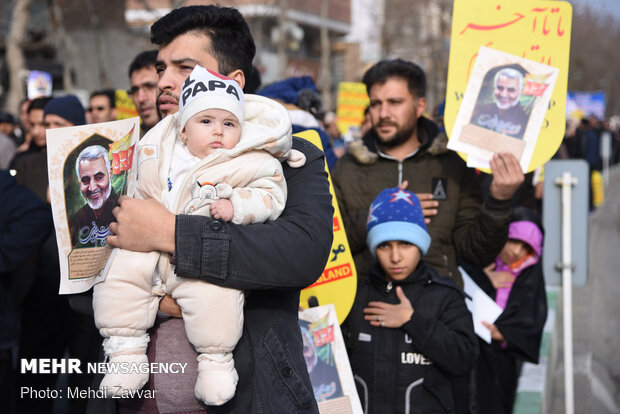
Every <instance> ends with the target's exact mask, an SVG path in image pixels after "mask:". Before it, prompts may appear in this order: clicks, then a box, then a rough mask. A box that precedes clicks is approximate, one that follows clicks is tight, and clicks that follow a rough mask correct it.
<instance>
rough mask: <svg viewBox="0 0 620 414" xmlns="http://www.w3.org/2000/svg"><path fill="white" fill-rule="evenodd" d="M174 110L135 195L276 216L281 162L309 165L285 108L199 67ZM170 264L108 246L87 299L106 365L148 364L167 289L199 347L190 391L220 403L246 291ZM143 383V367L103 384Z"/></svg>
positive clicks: (232, 376)
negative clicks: (296, 146) (295, 143)
mask: <svg viewBox="0 0 620 414" xmlns="http://www.w3.org/2000/svg"><path fill="white" fill-rule="evenodd" d="M179 109H180V110H179V112H178V113H177V114H175V115H171V116H168V117H166V118H165V119H164V120H162V121H161V122H160V123H158V124H157V125H156V126H155V127H154V128H153V129H152V130H151V131H149V133H148V134H147V135H146V136H145V137H144V138H143V139H142V140H141V141H140V143H139V144H138V145H137V149H136V152H137V154H138V165H137V168H138V180H137V187H136V197H140V198H155V199H157V200H160V201H162V202H163V204H164V205H165V206H166V207H167V208H168V209H169V210H170V211H172V212H173V213H175V214H202V215H210V216H212V217H214V218H216V219H222V220H225V221H232V222H233V223H236V224H251V223H261V222H265V221H268V220H275V219H276V218H277V217H278V216H279V215H280V213H281V212H282V210H283V209H284V205H285V203H286V183H285V181H284V175H283V172H282V165H281V163H280V161H279V160H282V161H283V160H287V161H288V163H289V165H291V166H292V167H299V166H302V165H303V164H304V163H305V157H304V156H303V154H302V153H300V152H298V151H295V150H291V121H290V117H289V116H288V113H287V111H286V109H285V108H284V107H283V106H281V105H280V104H278V103H276V102H275V101H272V100H270V99H267V98H263V97H260V96H256V95H247V96H244V95H243V92H242V90H241V88H240V87H239V85H238V84H237V83H236V82H235V81H233V80H231V79H228V78H226V77H224V76H222V75H219V74H217V73H213V72H210V71H208V70H206V69H205V68H203V67H200V66H196V67H195V68H194V70H193V71H192V73H191V74H190V76H189V77H188V79H187V80H186V81H185V84H184V85H183V89H182V92H181V97H180V102H179ZM213 224H216V222H214V223H213ZM154 225H156V223H154ZM220 231H222V233H224V225H221V226H220ZM222 236H224V234H222ZM173 261H174V260H171V259H170V257H169V255H168V254H164V253H159V252H151V253H137V252H130V251H126V250H122V249H115V250H114V252H113V253H112V256H111V257H110V260H109V262H108V266H107V268H106V271H105V273H106V279H105V281H104V282H103V283H100V284H98V285H96V286H95V290H94V295H93V297H94V301H93V306H94V309H95V322H96V324H97V327H98V328H99V331H100V333H101V335H102V336H103V337H104V338H105V339H104V342H103V347H104V351H105V354H106V356H107V357H109V359H110V362H111V363H123V362H125V363H127V362H129V363H136V364H140V363H146V362H148V360H147V357H146V347H147V343H148V341H149V336H148V334H147V333H146V331H147V329H149V328H150V327H151V326H152V325H153V323H154V320H155V316H156V313H157V309H158V303H159V299H160V298H161V297H162V296H163V295H164V294H170V295H171V296H172V297H173V298H174V299H176V301H177V303H178V304H179V306H180V307H181V310H182V313H183V320H184V323H185V328H186V332H187V337H188V339H189V341H190V342H191V343H192V345H194V347H195V348H196V351H197V352H198V353H199V355H198V378H197V380H196V386H195V389H194V393H195V395H196V397H197V398H198V399H199V400H201V401H203V402H204V403H205V404H207V405H221V404H224V403H225V402H227V401H228V400H230V399H231V398H232V397H233V396H234V393H235V388H236V385H237V381H238V376H237V372H236V370H235V367H234V361H233V355H232V351H233V349H234V348H235V345H236V344H237V341H238V340H239V338H240V337H241V332H242V328H243V303H244V296H243V292H242V291H238V290H234V289H229V288H223V287H218V286H215V285H211V284H209V283H206V282H203V281H200V280H197V279H187V278H179V277H177V276H176V274H175V272H174V264H172V263H171V262H173ZM147 380H148V373H133V372H132V373H108V374H106V376H105V377H104V379H103V381H102V382H101V386H100V388H101V389H106V388H111V387H115V388H114V389H116V390H118V389H119V388H118V387H121V389H131V390H137V389H140V388H142V387H143V386H144V384H145V383H146V382H147Z"/></svg>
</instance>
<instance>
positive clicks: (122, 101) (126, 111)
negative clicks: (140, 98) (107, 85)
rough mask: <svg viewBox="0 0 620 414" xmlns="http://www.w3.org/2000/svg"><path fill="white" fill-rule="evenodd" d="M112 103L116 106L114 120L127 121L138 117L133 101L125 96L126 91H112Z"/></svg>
mask: <svg viewBox="0 0 620 414" xmlns="http://www.w3.org/2000/svg"><path fill="white" fill-rule="evenodd" d="M114 101H115V104H116V119H128V118H133V117H136V116H138V111H137V110H136V106H135V105H134V103H133V99H131V97H130V96H129V95H127V91H125V90H123V89H117V90H116V91H114Z"/></svg>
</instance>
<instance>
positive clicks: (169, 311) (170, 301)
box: [159, 295, 183, 318]
mask: <svg viewBox="0 0 620 414" xmlns="http://www.w3.org/2000/svg"><path fill="white" fill-rule="evenodd" d="M159 311H160V312H163V313H165V314H166V315H170V316H172V317H173V318H183V313H182V312H181V307H180V306H179V304H178V303H177V301H176V299H174V298H173V297H172V296H170V295H166V296H164V297H163V298H161V300H160V301H159Z"/></svg>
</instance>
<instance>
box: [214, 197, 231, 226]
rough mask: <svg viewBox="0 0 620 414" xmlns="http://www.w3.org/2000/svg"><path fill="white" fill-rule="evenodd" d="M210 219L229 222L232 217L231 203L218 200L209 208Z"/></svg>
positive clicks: (227, 200)
mask: <svg viewBox="0 0 620 414" xmlns="http://www.w3.org/2000/svg"><path fill="white" fill-rule="evenodd" d="M209 211H210V212H211V217H213V218H214V219H218V220H219V219H222V220H224V221H230V220H232V219H233V216H234V208H233V204H232V201H230V200H229V199H227V198H220V199H219V200H217V201H216V202H215V203H213V204H211V205H210V206H209Z"/></svg>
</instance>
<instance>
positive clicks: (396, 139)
mask: <svg viewBox="0 0 620 414" xmlns="http://www.w3.org/2000/svg"><path fill="white" fill-rule="evenodd" d="M417 129H418V122H417V120H416V121H415V122H413V124H412V125H411V126H410V127H409V128H407V129H397V130H396V132H395V133H394V135H392V136H391V137H389V138H382V137H381V136H379V134H377V136H378V137H379V144H380V145H381V147H382V148H395V147H398V146H400V145H402V144H404V143H405V142H407V141H409V139H410V138H411V136H412V135H413V134H414V133H415V132H416V131H417Z"/></svg>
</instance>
